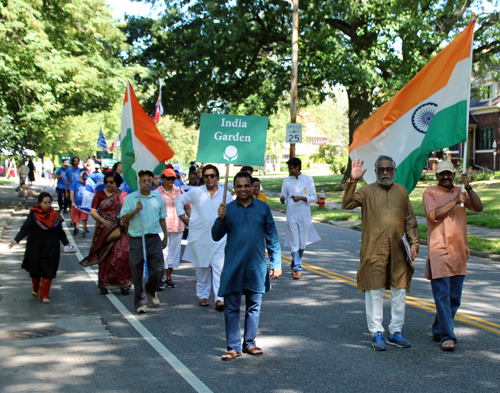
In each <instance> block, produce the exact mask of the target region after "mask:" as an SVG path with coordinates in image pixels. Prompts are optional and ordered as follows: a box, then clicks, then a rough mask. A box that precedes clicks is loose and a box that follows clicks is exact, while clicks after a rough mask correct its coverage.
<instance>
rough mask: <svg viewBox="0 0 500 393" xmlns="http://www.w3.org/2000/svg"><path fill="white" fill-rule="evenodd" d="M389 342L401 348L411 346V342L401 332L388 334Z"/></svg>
mask: <svg viewBox="0 0 500 393" xmlns="http://www.w3.org/2000/svg"><path fill="white" fill-rule="evenodd" d="M387 344H391V345H395V346H396V347H399V348H409V347H410V346H411V345H410V342H409V341H408V340H407V339H405V338H404V337H403V335H402V334H401V333H400V332H396V333H394V334H389V335H388V336H387Z"/></svg>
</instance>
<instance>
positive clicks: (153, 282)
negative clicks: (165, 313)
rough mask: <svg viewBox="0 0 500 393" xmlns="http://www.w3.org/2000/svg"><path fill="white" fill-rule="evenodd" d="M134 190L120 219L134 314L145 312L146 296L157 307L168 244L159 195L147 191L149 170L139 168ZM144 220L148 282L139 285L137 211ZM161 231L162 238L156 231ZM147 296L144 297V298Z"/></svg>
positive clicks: (140, 262) (140, 252)
mask: <svg viewBox="0 0 500 393" xmlns="http://www.w3.org/2000/svg"><path fill="white" fill-rule="evenodd" d="M138 176H139V187H140V189H139V190H138V191H135V192H132V193H131V194H129V195H127V197H126V198H125V202H124V203H123V207H122V209H121V214H120V215H121V219H122V221H123V222H125V223H127V222H129V223H130V224H129V228H128V232H129V235H130V239H129V258H130V271H131V273H132V281H133V283H134V288H135V294H134V306H135V309H136V311H137V313H138V314H143V313H145V312H146V309H147V308H146V303H147V299H148V300H149V302H150V303H151V304H152V305H153V306H155V307H157V306H159V305H160V299H158V296H157V295H156V291H157V289H158V286H159V285H160V282H161V274H162V269H163V251H162V250H163V249H165V248H166V247H167V244H168V234H167V227H166V225H165V218H166V217H167V212H166V210H165V205H164V204H163V200H162V199H161V196H160V194H158V193H156V192H151V185H152V182H153V172H151V171H149V170H142V171H139V173H138ZM141 210H142V218H143V223H144V237H145V239H144V241H145V247H146V259H147V269H148V277H149V278H148V281H147V282H146V285H144V287H143V286H142V276H143V271H144V254H143V244H142V227H141V214H140V211H141ZM160 232H163V241H162V240H161V238H160V236H159V233H160ZM146 297H147V299H146Z"/></svg>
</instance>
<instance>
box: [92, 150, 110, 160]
mask: <svg viewBox="0 0 500 393" xmlns="http://www.w3.org/2000/svg"><path fill="white" fill-rule="evenodd" d="M96 156H97V158H99V159H103V158H108V159H112V158H113V153H109V152H107V151H98V152H97V153H96Z"/></svg>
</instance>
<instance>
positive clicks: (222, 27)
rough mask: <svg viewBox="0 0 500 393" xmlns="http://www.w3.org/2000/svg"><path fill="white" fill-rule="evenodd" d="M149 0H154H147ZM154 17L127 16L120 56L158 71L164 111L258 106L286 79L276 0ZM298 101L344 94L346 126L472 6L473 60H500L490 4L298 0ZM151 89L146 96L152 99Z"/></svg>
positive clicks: (255, 109) (189, 4) (408, 73)
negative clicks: (338, 90)
mask: <svg viewBox="0 0 500 393" xmlns="http://www.w3.org/2000/svg"><path fill="white" fill-rule="evenodd" d="M153 1H154V0H153ZM165 4H166V7H165V11H164V12H163V13H162V15H161V16H160V17H159V18H158V19H155V20H153V19H151V18H144V17H141V18H135V17H129V19H128V24H127V35H128V40H129V43H130V44H132V45H134V49H133V50H132V51H131V52H130V54H129V57H128V59H127V61H128V62H129V64H140V65H142V66H145V67H148V68H149V70H150V74H149V75H148V76H143V77H138V78H137V82H139V83H140V84H142V85H143V86H144V88H145V89H146V88H147V86H149V85H150V84H151V83H152V82H153V81H156V80H158V79H159V78H161V79H162V81H163V84H164V87H163V97H164V108H165V111H166V112H167V113H168V114H170V115H172V116H175V117H176V118H178V119H182V120H183V121H184V122H186V123H187V124H193V123H196V122H197V121H198V119H199V118H200V113H201V112H215V113H217V112H219V113H240V114H259V115H262V114H264V115H268V114H270V113H272V112H273V111H276V109H277V108H278V107H279V106H280V104H282V103H283V102H284V100H285V99H286V97H287V96H288V94H287V92H288V91H289V89H290V74H291V56H290V55H291V28H292V26H291V20H292V18H291V9H290V5H289V2H286V1H283V0H252V1H250V0H236V1H234V0H225V1H224V0H221V1H217V2H214V1H212V0H169V1H165ZM299 6H300V27H299V32H300V43H299V77H298V80H299V102H300V103H301V104H302V105H304V104H305V103H308V102H317V101H322V100H323V99H324V98H325V97H326V96H327V95H328V94H330V92H331V91H332V87H333V86H336V85H342V86H344V87H345V89H346V91H347V94H348V103H349V131H350V133H349V134H350V138H352V133H353V132H354V130H355V129H356V128H357V126H358V125H359V124H361V123H362V122H363V121H364V120H365V119H366V118H367V117H368V116H369V115H370V114H371V113H372V112H373V110H374V109H376V108H377V107H378V106H380V105H381V104H382V103H383V102H385V101H387V100H388V99H389V98H390V97H391V96H392V95H393V94H394V93H395V92H396V91H398V90H399V89H400V88H402V87H403V86H404V85H405V84H406V83H407V82H408V81H409V80H410V79H411V78H412V77H413V76H414V75H415V74H416V73H417V72H418V71H419V70H420V69H421V68H422V67H423V66H424V65H425V64H426V63H427V62H428V61H429V60H430V59H432V58H433V57H434V56H435V55H436V54H437V53H438V52H439V50H440V48H442V47H443V46H445V45H446V44H447V43H448V42H450V41H451V39H452V38H453V37H454V36H455V35H456V34H458V32H459V31H461V30H462V29H463V28H465V26H466V25H467V24H468V23H470V22H471V20H472V17H473V15H472V14H473V11H472V10H473V9H474V10H475V12H476V13H478V15H477V29H476V33H475V43H474V58H473V59H474V62H476V63H479V64H481V69H483V70H485V69H487V68H488V67H492V66H493V65H495V64H500V61H499V57H498V54H499V52H500V23H499V13H498V12H494V13H489V14H488V13H485V12H483V10H482V1H479V0H475V1H473V0H448V1H446V2H443V1H440V0H417V1H413V0H412V1H408V0H363V1H362V0H338V1H326V0H301V1H300V4H299ZM153 101H154V99H153V98H151V100H150V102H149V103H148V104H147V105H149V106H151V107H152V106H153V105H154V102H153Z"/></svg>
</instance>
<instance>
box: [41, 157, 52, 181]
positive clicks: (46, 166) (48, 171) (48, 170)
mask: <svg viewBox="0 0 500 393" xmlns="http://www.w3.org/2000/svg"><path fill="white" fill-rule="evenodd" d="M53 171H54V163H53V162H52V160H51V159H50V158H49V157H47V158H46V159H45V161H44V162H43V174H44V176H45V182H46V183H47V184H49V185H51V184H52V172H53Z"/></svg>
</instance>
